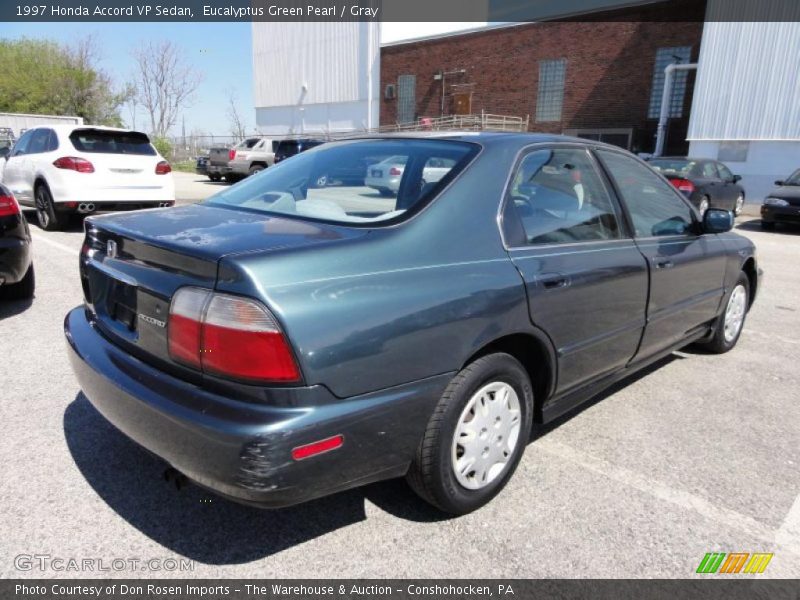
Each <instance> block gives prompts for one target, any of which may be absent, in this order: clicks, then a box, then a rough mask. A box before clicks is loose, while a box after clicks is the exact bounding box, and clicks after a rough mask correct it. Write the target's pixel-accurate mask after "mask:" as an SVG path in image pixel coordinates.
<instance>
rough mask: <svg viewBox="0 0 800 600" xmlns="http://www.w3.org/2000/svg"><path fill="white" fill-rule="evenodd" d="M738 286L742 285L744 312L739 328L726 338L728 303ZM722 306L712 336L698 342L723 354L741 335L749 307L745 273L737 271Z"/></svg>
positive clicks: (748, 292) (731, 347)
mask: <svg viewBox="0 0 800 600" xmlns="http://www.w3.org/2000/svg"><path fill="white" fill-rule="evenodd" d="M739 286H742V287H744V313H743V315H742V320H741V325H740V326H739V330H738V331H737V332H736V335H735V336H733V337H732V338H730V339H727V338H726V336H725V320H726V314H727V310H728V305H729V304H730V303H731V298H732V296H733V293H734V292H735V291H736V290H737V289H738V288H739ZM723 307H724V308H723V309H722V314H721V315H720V316H719V317H718V318H717V322H716V323H715V325H714V335H713V337H712V338H711V339H710V340H709V341H707V342H704V343H701V344H698V345H699V346H700V347H701V348H702V349H703V350H705V351H707V352H711V353H712V354H724V353H725V352H728V351H729V350H732V349H733V347H734V346H735V345H736V342H738V341H739V336H741V335H742V329H744V323H745V321H746V320H747V311H748V309H749V308H750V280H749V279H748V278H747V274H746V273H744V272H741V273H739V278H738V279H737V280H736V283H735V284H734V286H733V288H731V291H730V292H728V295H727V296H726V297H725V302H724V304H723Z"/></svg>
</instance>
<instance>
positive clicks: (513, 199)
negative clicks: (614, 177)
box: [507, 148, 621, 244]
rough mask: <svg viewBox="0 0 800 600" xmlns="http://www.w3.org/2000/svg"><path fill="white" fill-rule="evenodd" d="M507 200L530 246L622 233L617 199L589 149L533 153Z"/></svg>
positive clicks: (614, 236)
mask: <svg viewBox="0 0 800 600" xmlns="http://www.w3.org/2000/svg"><path fill="white" fill-rule="evenodd" d="M507 202H510V203H513V205H514V209H515V210H516V213H517V216H518V217H519V220H520V221H521V222H522V227H523V229H524V230H525V236H526V238H527V241H528V243H529V244H558V243H570V242H583V241H593V240H611V239H617V238H619V237H621V233H620V229H619V222H618V219H617V215H616V214H615V211H614V207H613V204H612V202H611V198H610V197H609V195H608V192H607V191H606V188H605V186H604V185H603V183H602V181H601V179H600V176H599V175H598V173H597V171H596V170H595V168H594V165H593V164H592V161H591V158H590V157H589V154H588V153H587V152H586V151H585V150H579V149H571V148H569V149H566V148H565V149H545V150H535V151H533V152H531V153H530V154H528V155H527V156H526V157H525V158H524V159H523V160H522V162H521V163H520V165H519V167H517V170H516V172H515V174H514V177H513V179H512V180H511V185H510V187H509V195H508V198H507Z"/></svg>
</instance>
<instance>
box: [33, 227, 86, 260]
mask: <svg viewBox="0 0 800 600" xmlns="http://www.w3.org/2000/svg"><path fill="white" fill-rule="evenodd" d="M31 237H32V238H33V239H34V240H35V241H36V243H37V244H38V243H40V242H41V243H42V244H46V245H48V246H52V247H53V248H58V249H59V250H61V251H62V252H67V253H69V254H72V255H74V256H78V254H79V251H78V250H76V249H75V248H71V247H69V246H67V245H66V244H62V243H61V242H56V241H54V240H51V239H48V238H46V237H44V236H43V235H39V234H36V233H34V232H32V231H31Z"/></svg>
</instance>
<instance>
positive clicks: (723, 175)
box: [717, 163, 733, 181]
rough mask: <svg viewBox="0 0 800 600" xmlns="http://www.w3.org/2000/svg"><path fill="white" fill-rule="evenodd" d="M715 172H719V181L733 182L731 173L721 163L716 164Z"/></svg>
mask: <svg viewBox="0 0 800 600" xmlns="http://www.w3.org/2000/svg"><path fill="white" fill-rule="evenodd" d="M717 170H718V171H719V176H720V179H723V180H724V181H733V173H731V171H730V169H729V168H728V167H726V166H725V165H723V164H722V163H717Z"/></svg>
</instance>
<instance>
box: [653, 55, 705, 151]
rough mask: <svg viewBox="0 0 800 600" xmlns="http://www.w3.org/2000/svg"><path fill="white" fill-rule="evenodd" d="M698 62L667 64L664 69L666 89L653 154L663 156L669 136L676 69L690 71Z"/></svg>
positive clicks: (662, 97) (662, 96) (662, 95)
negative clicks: (668, 126)
mask: <svg viewBox="0 0 800 600" xmlns="http://www.w3.org/2000/svg"><path fill="white" fill-rule="evenodd" d="M696 68H697V63H688V64H676V63H673V64H671V65H667V68H666V69H664V91H663V93H662V94H661V114H660V115H659V117H658V129H657V130H656V149H655V151H654V152H653V156H661V155H662V154H663V153H664V141H665V139H666V137H667V121H668V120H669V109H670V105H671V104H672V81H673V79H674V74H675V71H689V70H691V69H696Z"/></svg>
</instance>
